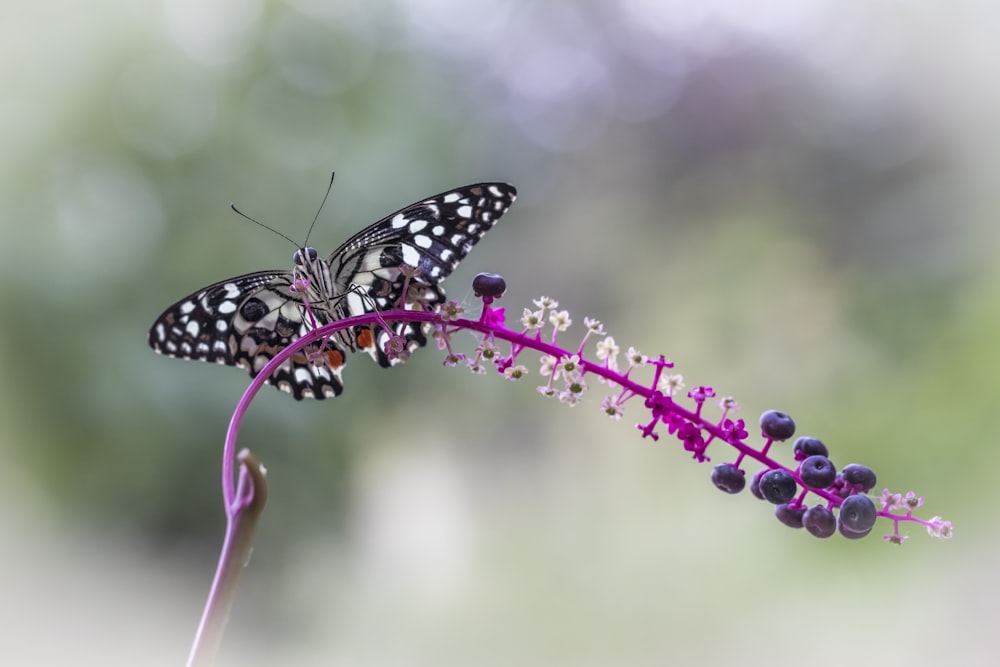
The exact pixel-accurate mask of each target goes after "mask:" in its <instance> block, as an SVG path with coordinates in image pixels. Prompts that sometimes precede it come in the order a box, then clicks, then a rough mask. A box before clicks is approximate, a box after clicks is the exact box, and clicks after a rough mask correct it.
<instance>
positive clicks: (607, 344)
mask: <svg viewBox="0 0 1000 667" xmlns="http://www.w3.org/2000/svg"><path fill="white" fill-rule="evenodd" d="M619 352H621V348H620V347H618V344H617V343H615V339H614V338H612V337H611V336H608V337H607V338H605V339H604V340H602V341H598V343H597V358H598V359H600V360H601V361H603V362H606V364H607V366H608V368H610V369H611V370H613V371H617V370H618V353H619Z"/></svg>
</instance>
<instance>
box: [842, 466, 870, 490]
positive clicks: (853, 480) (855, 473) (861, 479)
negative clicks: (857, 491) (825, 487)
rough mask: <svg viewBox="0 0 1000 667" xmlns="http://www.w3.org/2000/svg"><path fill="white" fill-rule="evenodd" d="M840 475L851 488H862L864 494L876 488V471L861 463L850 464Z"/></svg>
mask: <svg viewBox="0 0 1000 667" xmlns="http://www.w3.org/2000/svg"><path fill="white" fill-rule="evenodd" d="M840 474H841V476H842V477H843V478H844V481H845V482H847V483H848V484H850V485H851V486H855V485H857V486H860V487H861V492H862V493H867V492H869V491H871V490H872V489H874V488H875V482H876V477H875V471H873V470H872V469H871V468H869V467H868V466H863V465H861V464H860V463H848V464H847V465H846V466H844V469H843V470H841V471H840Z"/></svg>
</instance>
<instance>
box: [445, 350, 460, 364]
mask: <svg viewBox="0 0 1000 667" xmlns="http://www.w3.org/2000/svg"><path fill="white" fill-rule="evenodd" d="M463 361H465V355H464V354H462V353H461V352H456V353H454V354H449V355H446V356H445V358H444V365H445V366H449V367H450V366H458V365H459V364H460V363H462V362H463Z"/></svg>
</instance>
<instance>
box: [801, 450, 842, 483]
mask: <svg viewBox="0 0 1000 667" xmlns="http://www.w3.org/2000/svg"><path fill="white" fill-rule="evenodd" d="M799 477H801V478H802V483H803V484H805V485H806V486H808V487H811V488H813V489H825V488H826V487H828V486H830V485H831V484H833V480H835V479H837V468H836V467H834V465H833V463H832V462H831V461H830V459H828V458H826V457H825V456H823V455H822V454H813V455H812V456H810V457H809V458H807V459H806V460H805V461H803V462H802V464H801V465H800V466H799Z"/></svg>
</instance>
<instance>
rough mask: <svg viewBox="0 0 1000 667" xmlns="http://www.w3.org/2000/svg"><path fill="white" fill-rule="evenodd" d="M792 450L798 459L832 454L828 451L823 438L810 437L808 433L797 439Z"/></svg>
mask: <svg viewBox="0 0 1000 667" xmlns="http://www.w3.org/2000/svg"><path fill="white" fill-rule="evenodd" d="M792 452H793V453H794V454H795V460H796V461H801V460H803V459H805V458H808V457H810V456H829V455H830V452H829V451H827V449H826V445H824V444H823V441H822V440H817V439H816V438H810V437H809V436H807V435H803V436H800V437H798V438H796V439H795V444H794V445H792Z"/></svg>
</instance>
